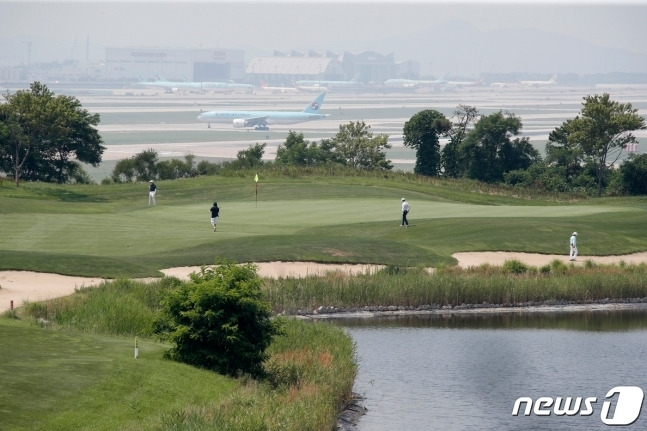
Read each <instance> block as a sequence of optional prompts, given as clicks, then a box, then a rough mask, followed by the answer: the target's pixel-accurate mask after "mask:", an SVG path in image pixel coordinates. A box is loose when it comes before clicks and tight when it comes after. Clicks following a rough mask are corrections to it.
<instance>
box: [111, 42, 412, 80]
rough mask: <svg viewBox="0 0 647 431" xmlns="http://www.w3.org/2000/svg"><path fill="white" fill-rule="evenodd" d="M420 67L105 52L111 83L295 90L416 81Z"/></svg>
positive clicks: (330, 59) (204, 53) (231, 52)
mask: <svg viewBox="0 0 647 431" xmlns="http://www.w3.org/2000/svg"><path fill="white" fill-rule="evenodd" d="M419 69H420V67H419V65H418V63H417V62H415V61H401V62H396V61H395V60H394V57H393V54H388V55H382V54H379V53H376V52H374V51H366V52H362V53H359V54H353V53H349V52H343V53H341V54H336V53H333V52H329V51H325V52H318V51H307V52H302V51H290V52H288V53H283V52H279V51H275V52H274V54H273V55H272V56H265V57H254V58H253V59H252V60H251V61H250V62H249V63H248V64H247V65H245V52H244V51H243V50H238V49H219V48H218V49H204V48H200V49H160V48H106V60H105V72H104V75H103V78H104V79H106V80H115V81H117V80H155V79H166V80H169V81H193V82H203V81H230V80H231V81H236V82H244V83H249V84H254V85H258V83H259V81H260V80H263V81H265V82H267V83H268V84H272V85H291V84H292V83H293V82H294V81H297V80H351V79H352V78H353V77H355V76H356V75H358V74H359V81H360V82H363V83H369V82H377V83H381V82H384V81H385V80H387V79H389V78H394V77H403V78H417V77H418V75H419Z"/></svg>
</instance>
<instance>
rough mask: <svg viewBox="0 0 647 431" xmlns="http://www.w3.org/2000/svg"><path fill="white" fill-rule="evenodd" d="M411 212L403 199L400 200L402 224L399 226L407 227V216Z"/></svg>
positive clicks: (407, 203) (409, 206)
mask: <svg viewBox="0 0 647 431" xmlns="http://www.w3.org/2000/svg"><path fill="white" fill-rule="evenodd" d="M409 211H411V205H409V202H407V200H406V199H405V198H402V224H401V225H400V226H406V227H409V220H407V214H409Z"/></svg>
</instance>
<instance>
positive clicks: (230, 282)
mask: <svg viewBox="0 0 647 431" xmlns="http://www.w3.org/2000/svg"><path fill="white" fill-rule="evenodd" d="M261 296H262V294H261V279H260V277H258V275H257V274H256V267H255V266H254V265H252V264H247V265H235V264H234V263H231V262H227V263H223V264H220V265H218V266H216V267H215V268H205V267H203V268H202V269H201V270H200V272H199V273H197V274H196V273H194V274H191V281H190V282H187V283H183V284H182V285H180V286H179V288H177V289H175V290H172V291H169V292H168V293H167V295H165V297H164V298H163V300H162V317H161V318H159V319H158V320H157V322H156V324H155V332H156V333H157V334H160V335H161V336H162V338H164V339H167V340H169V341H171V342H172V343H174V344H175V346H174V347H173V348H171V350H170V351H169V352H168V353H167V355H168V357H170V358H171V359H174V360H177V361H180V362H184V363H188V364H191V365H196V366H200V367H204V368H207V369H211V370H215V371H217V372H219V373H222V374H229V375H236V374H238V373H240V372H242V373H248V374H251V375H252V376H260V375H262V374H263V373H262V369H263V368H262V363H263V361H264V360H265V359H266V357H267V355H266V353H265V349H266V348H267V347H268V346H269V344H270V343H271V341H272V338H273V337H274V336H275V335H278V334H279V333H280V324H279V322H277V321H273V320H272V319H271V318H270V317H271V311H270V307H269V304H267V303H266V302H264V301H262V298H261Z"/></svg>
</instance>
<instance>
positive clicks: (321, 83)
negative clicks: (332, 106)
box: [294, 73, 361, 90]
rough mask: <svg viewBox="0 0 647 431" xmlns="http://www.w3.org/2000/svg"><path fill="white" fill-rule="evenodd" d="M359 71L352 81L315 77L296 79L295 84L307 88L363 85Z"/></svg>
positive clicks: (332, 88)
mask: <svg viewBox="0 0 647 431" xmlns="http://www.w3.org/2000/svg"><path fill="white" fill-rule="evenodd" d="M359 75H360V74H359V73H358V74H357V75H355V76H354V77H353V79H351V80H350V81H330V80H323V79H315V80H301V81H296V82H295V83H294V85H295V86H296V87H297V88H306V87H310V88H312V87H314V88H316V87H319V88H322V87H325V88H326V89H331V90H335V89H341V88H356V87H359V86H360V85H361V82H359Z"/></svg>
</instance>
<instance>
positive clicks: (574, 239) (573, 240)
mask: <svg viewBox="0 0 647 431" xmlns="http://www.w3.org/2000/svg"><path fill="white" fill-rule="evenodd" d="M569 243H570V245H571V253H570V257H571V260H575V258H576V257H577V232H573V234H572V235H571V240H570V241H569Z"/></svg>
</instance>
